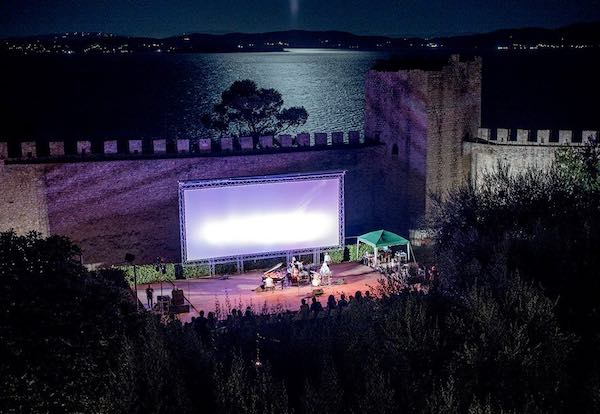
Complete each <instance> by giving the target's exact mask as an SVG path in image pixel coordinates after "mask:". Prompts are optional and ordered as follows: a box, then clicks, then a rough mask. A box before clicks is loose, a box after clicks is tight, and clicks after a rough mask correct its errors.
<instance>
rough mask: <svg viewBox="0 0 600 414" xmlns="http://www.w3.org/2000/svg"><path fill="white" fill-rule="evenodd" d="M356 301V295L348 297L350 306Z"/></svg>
mask: <svg viewBox="0 0 600 414" xmlns="http://www.w3.org/2000/svg"><path fill="white" fill-rule="evenodd" d="M355 302H356V301H355V300H354V296H352V295H350V296H349V297H348V306H354V304H355Z"/></svg>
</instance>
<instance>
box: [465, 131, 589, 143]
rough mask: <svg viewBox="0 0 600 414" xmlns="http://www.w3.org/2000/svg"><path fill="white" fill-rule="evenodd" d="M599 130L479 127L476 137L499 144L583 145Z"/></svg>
mask: <svg viewBox="0 0 600 414" xmlns="http://www.w3.org/2000/svg"><path fill="white" fill-rule="evenodd" d="M598 136H600V135H599V131H591V130H583V131H582V130H556V129H519V128H497V129H491V128H479V130H478V133H477V138H478V139H479V140H483V141H486V142H489V143H491V144H501V145H548V146H561V145H585V143H587V142H588V141H589V140H590V139H594V138H597V137H598Z"/></svg>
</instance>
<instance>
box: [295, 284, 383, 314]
mask: <svg viewBox="0 0 600 414" xmlns="http://www.w3.org/2000/svg"><path fill="white" fill-rule="evenodd" d="M372 300H373V296H371V292H369V291H368V290H367V291H366V292H365V294H364V296H363V294H362V292H361V291H360V290H359V291H357V292H356V293H355V294H354V295H349V296H348V298H346V295H345V294H344V293H342V294H341V295H340V299H339V300H337V301H336V299H335V296H334V295H329V297H328V298H327V303H326V304H325V308H323V305H321V302H319V300H318V299H317V297H316V296H313V297H312V298H311V304H310V306H309V305H308V303H307V302H306V299H302V300H301V301H300V309H299V311H298V317H299V319H302V320H306V319H310V318H317V317H319V316H320V315H321V312H323V313H324V314H325V313H326V314H327V315H331V314H332V313H337V314H339V313H341V312H342V311H344V309H346V308H347V307H352V306H355V305H358V304H362V303H364V302H371V301H372Z"/></svg>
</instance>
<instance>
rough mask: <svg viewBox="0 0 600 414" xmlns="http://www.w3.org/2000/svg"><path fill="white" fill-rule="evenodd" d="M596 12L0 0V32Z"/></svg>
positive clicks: (525, 21)
mask: <svg viewBox="0 0 600 414" xmlns="http://www.w3.org/2000/svg"><path fill="white" fill-rule="evenodd" d="M598 19H600V0H569V1H566V0H455V1H448V0H429V1H422V0H370V1H364V0H202V1H199V0H178V1H171V0H157V1H148V0H146V1H139V0H137V1H124V0H94V1H85V0H84V1H76V0H54V1H47V0H4V1H2V2H0V36H2V37H6V36H21V35H30V34H42V33H59V32H73V31H99V32H111V33H117V34H130V35H147V36H159V37H163V36H170V35H175V34H181V33H184V32H212V33H224V32H265V31H275V30H287V29H291V28H294V29H306V30H344V31H350V32H354V33H357V34H384V35H400V36H402V35H417V36H435V35H449V34H458V33H474V32H487V31H493V30H496V29H500V28H513V27H524V26H538V27H549V28H554V27H559V26H563V25H567V24H570V23H574V22H578V21H590V20H598Z"/></svg>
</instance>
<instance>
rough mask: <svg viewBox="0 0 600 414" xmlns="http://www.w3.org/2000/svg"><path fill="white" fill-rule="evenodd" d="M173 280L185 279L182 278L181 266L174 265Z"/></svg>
mask: <svg viewBox="0 0 600 414" xmlns="http://www.w3.org/2000/svg"><path fill="white" fill-rule="evenodd" d="M175 279H177V280H181V279H185V277H184V276H183V266H182V265H180V264H176V265H175Z"/></svg>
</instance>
